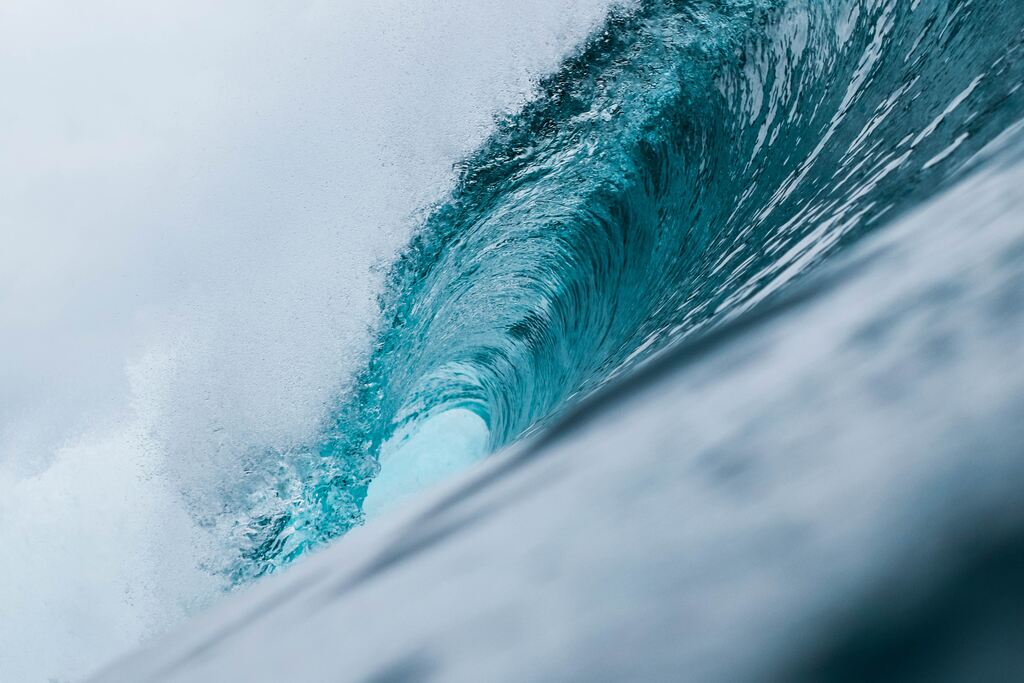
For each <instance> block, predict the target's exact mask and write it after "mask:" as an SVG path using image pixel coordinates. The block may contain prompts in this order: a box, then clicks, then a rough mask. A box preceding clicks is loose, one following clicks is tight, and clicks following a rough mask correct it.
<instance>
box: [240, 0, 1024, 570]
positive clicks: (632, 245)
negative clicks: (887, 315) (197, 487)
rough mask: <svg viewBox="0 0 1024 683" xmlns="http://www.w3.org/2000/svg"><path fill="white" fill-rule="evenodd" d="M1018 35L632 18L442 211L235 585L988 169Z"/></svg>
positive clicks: (931, 16)
mask: <svg viewBox="0 0 1024 683" xmlns="http://www.w3.org/2000/svg"><path fill="white" fill-rule="evenodd" d="M1022 41H1024V6H1022V5H1020V4H1019V3H1016V2H1003V3H999V2H972V1H970V0H913V1H909V0H836V1H833V2H821V1H815V0H805V1H796V0H794V1H792V2H784V1H782V0H717V1H716V2H691V1H685V0H677V1H671V0H656V1H650V2H644V3H641V4H640V5H637V6H630V7H625V8H621V9H619V10H617V11H615V12H613V13H612V14H611V15H610V16H609V17H608V18H607V20H606V22H605V24H604V25H603V27H602V28H601V29H600V30H598V31H597V32H595V33H594V34H593V35H592V37H591V38H590V39H589V41H588V42H587V43H586V44H585V45H583V46H582V47H581V48H580V50H579V51H578V53H577V54H575V55H574V56H572V57H571V58H569V59H568V60H567V61H566V62H565V63H564V64H563V66H562V67H561V68H560V69H559V70H558V71H557V72H556V73H554V74H553V75H551V76H549V77H547V78H546V79H544V80H543V81H541V82H540V83H539V84H538V89H537V95H536V97H535V98H534V99H533V100H532V101H531V102H530V103H529V104H528V105H527V106H525V107H524V108H523V109H522V110H521V111H519V112H517V113H515V114H513V115H509V116H508V117H506V118H504V119H502V120H500V121H499V123H498V126H497V129H496V131H495V133H494V134H493V135H492V136H491V137H490V139H489V140H488V141H487V142H486V143H485V144H484V145H483V146H481V147H480V148H479V149H478V150H477V151H476V152H475V153H474V154H472V155H471V156H469V157H468V158H467V159H465V161H464V162H463V164H462V166H461V168H460V169H459V179H458V182H457V184H456V185H455V187H454V188H453V190H452V191H451V192H450V194H449V196H448V197H447V199H446V200H445V201H443V202H441V203H439V204H438V205H436V206H434V207H431V208H430V209H429V211H427V212H426V213H425V215H424V218H423V222H422V226H421V228H420V229H419V231H418V232H417V233H416V235H415V236H414V238H413V239H412V241H411V242H410V244H409V245H408V247H407V248H406V249H405V250H404V252H403V253H402V254H401V255H400V256H399V258H398V259H397V260H396V261H395V262H394V264H393V265H392V266H391V269H390V272H389V273H388V275H387V285H386V289H385V292H384V294H383V295H382V297H381V301H380V307H381V317H380V322H379V327H378V329H377V331H376V341H375V344H374V346H373V349H372V354H371V356H370V358H369V360H368V362H367V364H366V366H365V368H364V369H363V370H362V371H361V373H360V374H359V376H358V377H357V381H356V382H355V383H354V386H355V387H356V388H355V389H354V390H353V391H351V392H350V393H349V394H348V395H346V396H344V397H343V398H342V400H341V401H340V402H339V406H338V409H337V411H336V412H335V413H334V416H333V418H332V420H331V423H330V424H329V425H327V426H326V427H325V428H324V430H323V433H322V435H321V438H320V440H319V442H318V443H316V444H314V445H312V446H310V447H309V448H308V449H306V450H304V451H302V452H299V453H290V454H288V456H287V457H286V458H282V460H281V463H282V464H281V466H280V471H281V474H280V477H281V482H282V484H281V486H279V487H278V490H277V492H276V493H275V494H274V497H273V498H272V499H271V500H261V501H260V502H259V503H258V504H256V503H254V504H253V509H254V511H256V512H254V514H253V517H252V520H251V521H250V522H248V523H247V524H245V525H243V526H241V527H239V529H238V530H237V533H238V534H239V543H240V545H241V547H242V548H243V551H242V553H241V554H240V555H239V557H238V558H237V560H236V561H235V563H234V564H233V565H232V566H231V567H230V568H229V570H228V571H229V573H230V575H231V577H232V578H233V580H234V581H236V582H242V581H245V580H248V579H251V578H253V577H256V576H259V575H262V574H265V573H268V572H271V571H274V570H275V569H276V568H278V567H280V566H282V565H284V564H286V563H288V562H290V561H291V560H293V559H295V558H296V557H298V556H299V555H301V554H303V553H304V552H306V551H307V550H308V549H310V548H313V547H315V546H317V545H318V544H320V543H322V542H324V541H326V540H328V539H330V538H333V537H336V536H338V535H340V534H342V533H344V532H346V531H347V530H348V529H350V528H351V527H353V526H354V525H357V524H359V523H361V521H362V520H363V516H364V502H365V501H366V498H367V494H368V490H371V484H372V482H373V481H374V477H375V476H376V475H377V474H378V471H380V469H381V466H380V462H381V453H382V450H387V449H392V450H394V449H401V448H402V444H403V443H406V442H408V441H410V440H415V435H416V434H418V433H421V432H423V431H424V430H425V429H426V426H427V425H429V424H430V423H431V421H433V420H437V419H440V418H441V417H442V416H444V415H451V414H452V413H453V412H454V411H463V413H466V412H467V411H468V413H471V414H474V415H475V416H477V418H479V419H478V420H477V422H478V423H480V424H482V425H485V426H486V431H485V432H483V431H482V430H481V433H482V434H485V436H484V437H482V438H484V439H485V440H486V443H485V444H482V445H481V444H478V445H477V446H474V447H478V448H479V449H480V450H481V451H482V452H489V451H493V450H495V449H498V448H500V447H501V446H503V445H505V444H508V443H510V442H511V441H513V440H515V439H517V438H519V437H521V436H522V435H524V434H525V433H528V432H530V431H531V430H536V429H542V428H543V427H544V426H545V424H548V423H549V422H550V421H551V420H552V419H554V418H556V417H557V416H558V415H559V414H561V413H562V412H563V411H565V410H566V409H567V408H569V407H571V406H572V405H574V404H575V403H576V402H577V401H579V400H580V399H582V398H583V397H585V396H587V395H588V394H589V393H590V392H592V391H593V390H595V389H596V388H598V387H600V386H601V385H602V384H604V383H606V382H608V381H609V380H610V379H612V378H614V377H616V376H617V375H619V374H620V373H623V372H627V371H628V370H629V369H630V368H632V367H634V366H636V365H637V364H639V363H642V362H643V361H644V360H645V359H647V358H649V357H651V355H652V354H654V353H656V352H658V351H659V350H661V349H664V348H666V347H668V346H670V345H673V344H676V343H678V342H679V341H680V340H681V339H684V338H693V337H695V336H698V335H702V334H706V333H707V332H708V331H709V330H711V329H713V328H715V327H716V326H717V325H719V324H721V323H723V322H724V321H727V320H729V319H731V318H734V317H735V316H737V315H739V314H741V313H743V312H745V311H747V310H749V309H751V308H752V307H755V306H758V305H759V304H760V303H761V302H763V301H765V300H766V299H769V298H771V297H773V296H776V295H778V293H779V292H780V291H782V290H784V288H785V287H786V285H787V284H788V283H790V282H792V281H793V280H794V279H795V278H798V276H800V275H801V274H802V273H805V272H806V271H807V270H808V269H809V268H812V267H814V266H815V265H816V264H818V263H820V262H822V261H823V260H824V259H827V258H828V257H829V256H830V255H833V254H835V253H838V252H840V251H842V250H843V249H845V248H847V247H848V246H849V245H850V244H852V243H853V242H855V241H856V240H857V239H859V238H860V237H862V236H864V235H865V234H867V233H870V232H872V231H876V230H879V229H882V228H884V226H886V225H887V224H888V223H890V222H891V221H892V220H893V219H894V218H896V217H897V216H899V215H901V214H903V213H905V212H906V211H908V210H909V209H911V208H913V207H914V206H916V205H918V204H920V203H921V202H922V201H923V200H924V199H926V198H928V197H930V196H933V195H934V194H936V193H940V192H942V191H943V190H944V189H945V188H948V187H949V186H950V185H951V184H952V183H953V182H955V181H957V180H958V179H960V178H961V177H963V176H964V175H965V174H967V173H970V172H971V171H972V170H974V169H976V168H977V167H978V166H980V165H983V164H984V163H985V162H984V161H983V160H982V159H981V158H980V157H978V156H977V152H978V151H979V150H980V149H981V148H982V147H983V146H985V145H986V144H988V143H991V142H992V141H993V140H994V139H995V138H997V136H998V135H999V134H1000V133H1002V132H1003V131H1005V130H1006V129H1007V128H1009V127H1010V126H1011V125H1012V124H1014V123H1015V122H1017V121H1018V120H1020V119H1021V118H1022V116H1024V93H1022V92H1021V90H1020V84H1021V82H1022V80H1024V50H1022ZM416 457H424V456H423V454H422V453H417V454H416ZM400 462H401V460H400V459H396V463H400ZM388 467H390V465H389V464H387V463H385V468H384V469H385V473H386V471H387V469H388ZM396 467H398V464H396ZM382 476H383V475H382Z"/></svg>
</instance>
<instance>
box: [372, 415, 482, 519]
mask: <svg viewBox="0 0 1024 683" xmlns="http://www.w3.org/2000/svg"><path fill="white" fill-rule="evenodd" d="M489 436H490V433H489V431H488V429H487V425H486V423H484V421H483V420H482V419H481V418H480V416H479V415H477V414H476V413H474V412H472V411H469V410H465V409H463V408H456V409H455V410H448V411H446V412H443V413H441V414H440V415H436V416H434V417H431V418H429V419H427V420H426V421H424V422H423V423H422V424H421V425H419V426H418V428H417V429H416V431H415V432H413V433H412V434H403V435H396V436H395V437H394V438H392V439H391V440H390V441H388V443H386V444H384V446H383V447H382V448H381V455H380V473H379V474H378V475H377V477H376V478H375V479H374V480H373V482H372V483H371V484H370V490H369V493H368V494H367V496H366V502H364V503H363V511H364V512H365V513H366V516H367V518H370V519H372V518H374V517H377V516H379V515H380V514H381V513H382V512H386V511H387V510H389V509H391V508H393V507H395V506H396V505H398V504H400V503H402V502H403V501H404V500H406V499H408V498H409V497H410V496H412V495H413V494H415V493H418V492H419V491H422V490H424V489H426V488H429V487H430V486H433V485H435V484H437V483H439V482H442V481H444V480H445V479H448V478H449V477H450V476H451V475H453V474H455V473H456V472H460V471H462V470H464V469H466V468H467V467H469V466H470V465H472V464H473V463H475V462H477V461H479V460H482V459H483V458H484V456H486V455H487V454H488V452H489V451H488V437H489Z"/></svg>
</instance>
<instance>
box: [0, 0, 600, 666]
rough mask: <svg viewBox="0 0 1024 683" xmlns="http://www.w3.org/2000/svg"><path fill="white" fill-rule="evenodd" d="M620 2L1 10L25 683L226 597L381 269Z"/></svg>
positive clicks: (17, 601)
mask: <svg viewBox="0 0 1024 683" xmlns="http://www.w3.org/2000/svg"><path fill="white" fill-rule="evenodd" d="M608 4H609V2H608V0H564V1H560V2H551V1H550V0H526V1H524V2H516V3H507V2H504V1H502V0H473V1H469V0H465V1H455V2H446V3H435V2H427V1H425V0H415V1H412V2H408V1H403V2H398V1H397V0H386V1H385V2H380V3H373V4H367V3H359V2H352V1H349V0H315V1H313V2H306V3H299V4H295V3H278V2H270V1H266V2H242V1H241V0H228V1H227V2H218V3H209V2H200V1H199V0H185V1H183V2H182V1H179V2H167V1H165V0H155V1H153V2H145V3H137V2H129V1H128V0H112V1H110V2H103V3H73V2H67V1H65V0H14V1H9V2H4V3H3V5H2V7H0V90H2V91H3V93H4V101H5V106H3V107H2V108H0V148H2V149H3V150H4V154H3V155H2V156H0V229H2V231H3V237H4V245H3V248H2V249H0V329H2V330H3V335H2V336H0V359H2V360H0V585H2V586H3V587H2V588H0V604H2V605H3V620H2V624H0V652H2V653H3V654H2V662H0V681H3V683H7V681H8V680H13V681H17V682H18V683H34V682H35V681H46V680H47V679H50V678H53V679H56V680H61V681H65V680H77V679H79V678H80V677H82V676H83V675H85V674H86V673H87V672H88V671H90V670H92V669H94V668H95V667H97V666H99V665H100V664H102V663H103V661H104V660H106V659H108V658H109V657H111V656H112V655H114V654H115V653H117V652H119V651H121V650H124V649H125V648H127V647H129V646H131V645H133V644H135V643H137V642H138V641H140V640H141V639H143V638H145V637H148V636H149V635H151V634H152V633H154V632H159V631H162V630H164V629H165V628H166V627H167V625H169V624H170V623H173V622H176V621H178V620H180V619H181V618H182V617H183V616H185V615H186V614H188V613H190V612H192V611H194V609H195V607H196V606H197V605H201V604H204V603H206V602H207V601H208V600H209V599H211V598H212V597H214V596H215V595H216V594H217V591H218V588H219V586H218V585H217V581H216V580H214V579H212V578H211V576H210V574H209V573H208V572H207V571H205V570H204V569H203V567H207V568H216V567H218V566H219V563H220V562H221V558H220V555H221V553H222V552H224V551H223V549H222V548H221V547H220V546H219V545H218V543H220V542H221V541H222V539H223V535H222V533H221V532H222V527H223V526H224V525H225V524H227V525H230V523H231V521H232V520H233V518H234V516H237V517H244V516H245V509H244V504H245V501H247V500H248V498H247V495H248V493H249V492H250V490H251V489H254V488H256V487H258V485H259V483H260V481H261V479H260V477H259V476H258V475H259V472H258V467H256V468H255V469H254V464H258V463H254V461H253V454H257V453H267V452H272V451H284V450H287V448H288V447H290V446H291V445H293V444H295V443H297V442H304V441H306V440H308V439H310V438H311V437H312V435H314V434H315V433H316V431H317V429H318V428H319V425H320V421H321V419H322V418H323V416H324V414H325V413H326V412H327V410H328V409H329V407H330V406H331V405H332V401H333V400H334V398H335V397H336V396H337V395H338V392H339V391H340V390H341V389H343V387H344V386H345V384H346V382H347V381H348V376H349V373H350V372H351V370H352V368H353V367H355V366H356V365H358V363H359V362H360V361H361V359H362V358H363V357H364V354H365V351H366V349H365V347H366V343H367V328H368V327H369V326H371V325H372V323H373V319H374V317H375V315H376V310H377V308H376V302H375V296H376V293H377V291H378V289H379V281H380V268H376V267H377V266H385V265H386V264H387V262H388V261H389V259H390V258H391V255H392V254H393V253H394V252H395V250H396V249H397V248H398V247H399V246H400V245H401V244H403V243H404V241H405V239H406V237H407V235H408V226H409V225H410V223H411V222H412V220H411V217H412V216H414V215H415V212H416V211H417V210H418V209H419V208H420V207H421V206H423V205H424V204H425V203H427V202H429V201H431V200H432V199H434V198H436V197H437V196H439V195H440V194H441V193H443V192H444V191H445V188H446V187H447V185H448V183H449V182H450V178H451V175H452V166H453V164H454V163H455V162H456V161H457V160H458V159H459V158H461V157H462V156H463V155H464V154H466V153H467V152H468V151H469V150H471V149H472V148H473V147H474V146H475V145H476V144H477V143H478V142H479V141H480V140H481V139H483V138H484V137H485V136H486V135H487V134H488V132H489V131H490V130H491V128H492V125H493V115H494V113H495V112H499V111H505V110H509V109H514V108H515V107H516V106H517V104H518V103H519V102H521V101H523V100H524V99H525V98H526V97H527V96H528V95H529V93H530V92H531V89H532V88H533V83H534V80H535V78H536V77H537V76H538V74H542V73H545V72H547V71H549V70H550V69H552V68H554V67H555V66H556V65H557V64H558V63H559V61H560V59H561V57H562V56H563V55H564V53H565V52H566V51H567V50H569V49H571V48H572V47H573V46H574V45H575V44H576V43H577V42H578V41H579V40H580V39H581V38H582V37H583V36H584V35H586V34H587V32H588V31H590V29H591V28H592V27H593V26H594V25H595V23H596V22H598V21H600V19H601V18H602V17H603V15H604V12H605V10H606V7H607V5H608ZM139 359H143V360H139ZM154 359H156V360H154ZM129 365H134V366H135V367H137V368H140V370H138V372H136V373H135V376H134V377H132V379H131V380H129V373H128V372H126V368H127V367H128V366H129ZM197 522H201V523H202V524H197Z"/></svg>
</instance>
